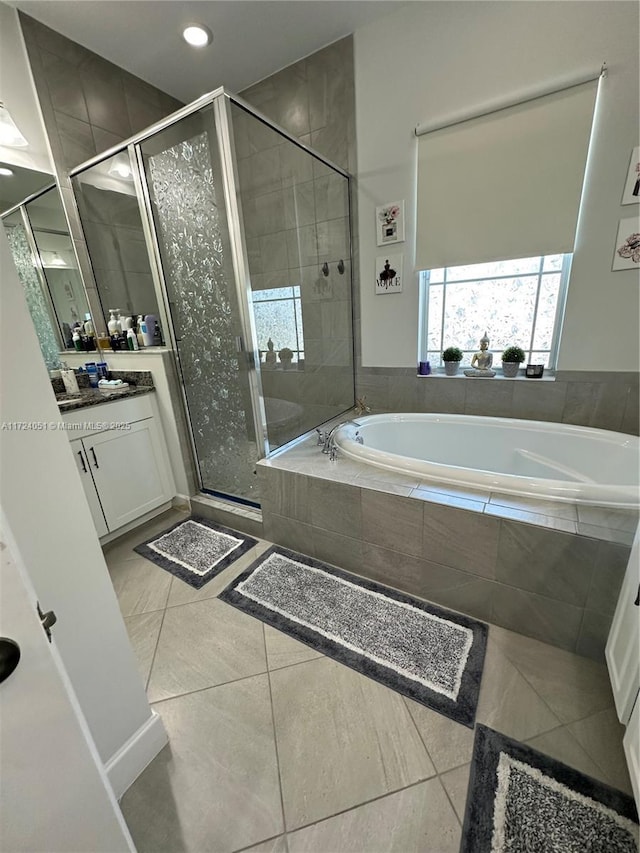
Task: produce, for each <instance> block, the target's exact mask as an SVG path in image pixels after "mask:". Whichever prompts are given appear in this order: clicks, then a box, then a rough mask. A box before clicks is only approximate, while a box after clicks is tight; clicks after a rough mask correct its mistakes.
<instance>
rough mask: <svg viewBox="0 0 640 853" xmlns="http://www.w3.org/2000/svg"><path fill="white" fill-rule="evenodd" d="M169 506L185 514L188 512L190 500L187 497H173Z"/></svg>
mask: <svg viewBox="0 0 640 853" xmlns="http://www.w3.org/2000/svg"><path fill="white" fill-rule="evenodd" d="M171 505H172V507H173V508H174V509H183V510H186V511H187V512H190V511H191V498H190V497H189V495H175V497H174V498H173V500H172V501H171Z"/></svg>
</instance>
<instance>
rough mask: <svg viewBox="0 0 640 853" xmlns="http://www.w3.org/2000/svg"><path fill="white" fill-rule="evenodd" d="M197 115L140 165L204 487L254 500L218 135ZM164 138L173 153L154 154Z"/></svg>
mask: <svg viewBox="0 0 640 853" xmlns="http://www.w3.org/2000/svg"><path fill="white" fill-rule="evenodd" d="M197 119H199V116H196V117H191V118H189V119H186V120H185V122H188V124H186V126H185V123H184V122H180V123H179V124H178V125H174V126H172V127H171V128H169V129H168V130H167V131H165V132H164V133H163V134H160V135H159V136H157V137H154V138H153V140H152V144H153V150H152V151H151V150H150V149H148V150H149V153H148V154H147V156H146V169H147V174H148V178H149V183H150V188H151V194H152V199H153V203H154V213H155V216H156V224H157V229H158V237H159V241H160V246H161V253H162V260H163V269H164V275H165V279H166V282H167V288H168V291H169V298H170V300H171V303H172V304H171V309H172V318H173V323H174V330H175V334H176V338H177V339H178V351H179V355H180V366H181V369H182V374H183V379H184V385H185V392H186V396H187V402H188V407H189V415H190V419H191V424H192V428H193V434H194V441H195V445H196V450H197V455H198V463H199V466H200V472H201V476H202V482H203V486H204V488H206V489H209V490H212V491H220V492H225V493H227V494H231V495H235V496H239V497H243V498H249V499H252V500H255V499H256V498H257V478H256V476H255V474H254V468H255V462H256V461H257V459H258V450H257V446H256V440H255V434H254V429H253V420H252V415H251V408H250V406H251V402H250V397H249V386H248V380H247V375H246V371H245V369H244V368H242V367H241V366H240V364H239V360H238V351H237V336H238V335H240V334H241V327H240V320H239V311H238V305H237V302H236V296H235V284H234V277H233V265H232V262H231V256H230V248H229V242H228V237H227V226H226V219H225V210H224V198H223V190H222V185H221V174H220V168H219V166H218V156H217V152H216V151H214V150H212V146H213V144H214V142H213V140H214V139H215V136H214V135H213V133H207V132H206V131H201V130H200V132H197V129H196V128H194V125H195V124H196V120H197ZM198 123H199V124H200V122H198ZM194 130H195V131H196V132H194ZM187 133H188V134H189V138H187V139H184V135H185V134H187ZM181 134H182V137H181ZM181 138H182V139H183V141H176V140H180V139H181ZM165 140H166V144H167V145H168V146H169V147H167V148H166V150H159V149H161V148H162V142H163V141H165ZM145 147H146V145H145V146H143V150H145ZM145 153H146V152H145Z"/></svg>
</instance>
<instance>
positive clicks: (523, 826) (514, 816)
mask: <svg viewBox="0 0 640 853" xmlns="http://www.w3.org/2000/svg"><path fill="white" fill-rule="evenodd" d="M637 820H638V815H637V812H636V808H635V805H634V802H633V800H632V799H631V797H628V796H627V795H626V794H623V793H622V792H621V791H616V790H615V789H614V788H610V787H609V786H608V785H604V784H603V783H602V782H598V781H596V780H595V779H591V778H589V777H588V776H585V775H584V774H583V773H580V772H578V771H577V770H574V769H573V768H571V767H567V765H566V764H561V763H560V762H559V761H556V760H555V759H553V758H550V757H549V756H547V755H543V754H542V753H541V752H537V751H536V750H535V749H531V747H528V746H526V745H525V744H523V743H518V741H515V740H511V738H508V737H506V736H505V735H502V734H499V733H498V732H495V731H493V729H489V728H487V727H486V726H480V725H479V726H478V727H477V729H476V737H475V743H474V747H473V759H472V764H471V776H470V779H469V791H468V794H467V810H466V814H465V818H464V826H463V828H462V844H461V846H460V853H485V851H486V853H503V851H509V853H533V851H537V850H540V851H543V850H549V851H554V853H583V851H589V853H613V851H614V850H615V851H616V853H637V849H638V848H637V843H638V824H637Z"/></svg>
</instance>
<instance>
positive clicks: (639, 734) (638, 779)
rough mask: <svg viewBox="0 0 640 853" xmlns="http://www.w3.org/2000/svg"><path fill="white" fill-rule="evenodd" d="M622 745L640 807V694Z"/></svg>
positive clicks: (637, 803)
mask: <svg viewBox="0 0 640 853" xmlns="http://www.w3.org/2000/svg"><path fill="white" fill-rule="evenodd" d="M622 745H623V746H624V752H625V755H626V757H627V764H628V765H629V776H630V777H631V784H632V786H633V796H634V797H635V799H636V805H637V806H638V809H640V696H638V698H637V699H636V704H635V705H634V706H633V712H632V713H631V717H630V718H629V722H628V723H627V730H626V732H625V733H624V738H623V741H622Z"/></svg>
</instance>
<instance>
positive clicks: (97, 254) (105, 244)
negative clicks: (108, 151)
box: [72, 151, 159, 327]
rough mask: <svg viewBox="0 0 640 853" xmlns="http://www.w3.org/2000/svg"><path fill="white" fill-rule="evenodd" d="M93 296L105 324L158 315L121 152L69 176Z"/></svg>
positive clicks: (126, 162)
mask: <svg viewBox="0 0 640 853" xmlns="http://www.w3.org/2000/svg"><path fill="white" fill-rule="evenodd" d="M72 183H73V188H74V192H75V196H76V201H77V203H78V210H79V213H80V220H81V222H82V228H83V230H84V234H85V239H86V241H87V248H88V249H89V256H90V258H91V266H92V267H93V274H94V276H95V280H96V286H97V289H98V296H99V297H100V303H101V305H102V310H103V314H104V318H103V319H104V326H105V327H106V326H107V323H108V320H109V316H110V313H111V311H112V310H113V311H117V310H119V311H120V312H121V315H122V316H123V317H133V318H134V320H135V318H136V317H137V316H138V315H146V314H152V315H154V316H155V317H157V316H158V314H159V312H158V300H157V297H156V293H155V288H154V285H153V276H152V273H151V266H150V263H149V254H148V252H147V244H146V241H145V237H144V230H143V226H142V219H141V215H140V207H139V204H138V197H137V195H136V190H135V186H134V183H133V172H132V169H131V164H130V162H129V155H128V152H127V151H121V152H119V153H118V154H114V155H113V156H112V157H109V158H108V159H106V160H103V161H102V162H101V163H98V164H96V165H95V166H91V167H90V168H89V169H86V170H85V171H84V172H80V174H78V175H76V176H75V177H74V178H72Z"/></svg>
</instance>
